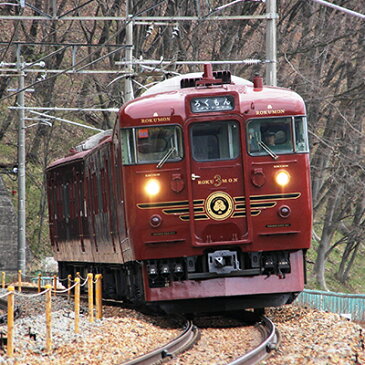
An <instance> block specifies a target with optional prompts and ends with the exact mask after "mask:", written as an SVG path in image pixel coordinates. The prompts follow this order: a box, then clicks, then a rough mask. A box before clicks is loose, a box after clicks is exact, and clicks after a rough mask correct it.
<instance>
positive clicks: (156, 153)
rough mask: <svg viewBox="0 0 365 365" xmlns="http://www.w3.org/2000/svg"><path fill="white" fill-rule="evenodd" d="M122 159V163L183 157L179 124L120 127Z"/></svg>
mask: <svg viewBox="0 0 365 365" xmlns="http://www.w3.org/2000/svg"><path fill="white" fill-rule="evenodd" d="M121 136H122V137H121V138H122V141H121V144H122V161H123V164H124V165H128V164H135V163H138V164H143V163H158V162H160V161H161V159H163V158H164V157H165V156H168V158H167V162H168V161H179V160H181V159H182V158H183V143H182V131H181V128H180V127H179V126H171V125H167V126H154V127H143V128H130V129H122V133H121Z"/></svg>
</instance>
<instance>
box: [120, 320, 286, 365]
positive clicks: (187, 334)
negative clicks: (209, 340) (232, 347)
mask: <svg viewBox="0 0 365 365" xmlns="http://www.w3.org/2000/svg"><path fill="white" fill-rule="evenodd" d="M250 320H251V323H252V318H251V319H250ZM243 322H245V321H244V320H243ZM245 323H246V324H247V322H245ZM255 327H256V328H257V330H258V331H259V332H260V334H261V341H260V343H259V345H258V346H256V347H255V348H254V349H252V350H250V351H248V352H247V353H245V354H244V355H242V356H240V357H237V358H236V359H235V360H233V361H232V362H229V363H228V365H254V364H258V363H260V362H261V361H263V360H265V359H266V358H267V357H269V356H270V353H271V351H272V350H274V349H276V348H277V346H278V345H279V342H280V341H279V340H280V336H279V332H278V330H277V329H276V327H275V325H274V323H273V322H272V321H271V320H270V319H269V318H267V317H265V316H259V317H257V318H256V320H255ZM199 336H200V332H199V328H198V326H196V325H195V324H194V323H193V322H191V321H187V322H186V324H185V329H184V331H183V332H182V333H181V334H180V335H179V336H178V337H177V338H176V339H175V340H172V341H171V342H169V343H168V344H166V345H165V346H162V347H160V348H158V349H156V350H153V351H152V352H150V353H148V354H145V355H142V356H140V357H138V358H135V359H133V360H130V361H127V362H123V365H152V364H158V363H162V362H164V361H168V360H171V361H173V360H174V359H176V358H175V356H176V355H178V354H181V353H183V352H184V351H186V350H187V349H189V348H190V347H192V345H193V344H194V343H195V342H196V341H197V340H198V339H199ZM169 363H171V362H169Z"/></svg>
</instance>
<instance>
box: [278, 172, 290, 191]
mask: <svg viewBox="0 0 365 365" xmlns="http://www.w3.org/2000/svg"><path fill="white" fill-rule="evenodd" d="M275 181H276V183H277V184H278V185H280V186H282V187H284V186H286V185H288V184H289V181H290V175H289V172H287V171H285V170H281V171H279V172H278V173H277V174H276V175H275Z"/></svg>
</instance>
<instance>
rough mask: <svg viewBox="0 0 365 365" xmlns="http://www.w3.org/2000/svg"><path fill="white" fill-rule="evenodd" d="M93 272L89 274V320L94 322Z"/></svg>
mask: <svg viewBox="0 0 365 365" xmlns="http://www.w3.org/2000/svg"><path fill="white" fill-rule="evenodd" d="M93 277H94V275H93V274H87V294H88V302H89V322H94V290H93V287H94V283H93Z"/></svg>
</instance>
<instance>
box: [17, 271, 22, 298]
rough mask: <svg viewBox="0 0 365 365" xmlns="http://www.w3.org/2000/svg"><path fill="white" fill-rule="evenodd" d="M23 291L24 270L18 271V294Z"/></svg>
mask: <svg viewBox="0 0 365 365" xmlns="http://www.w3.org/2000/svg"><path fill="white" fill-rule="evenodd" d="M21 291H22V270H18V292H19V293H20V292H21Z"/></svg>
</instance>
